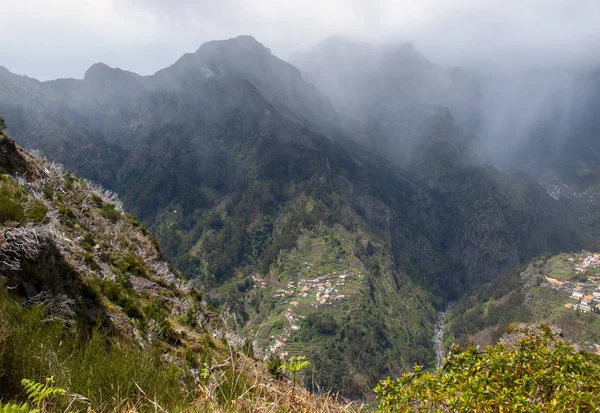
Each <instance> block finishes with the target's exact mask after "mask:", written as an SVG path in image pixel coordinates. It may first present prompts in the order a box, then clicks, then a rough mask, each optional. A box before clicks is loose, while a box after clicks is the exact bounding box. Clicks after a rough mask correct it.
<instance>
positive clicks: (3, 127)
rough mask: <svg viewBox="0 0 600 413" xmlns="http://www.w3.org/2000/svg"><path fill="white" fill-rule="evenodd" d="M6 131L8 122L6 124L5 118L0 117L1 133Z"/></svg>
mask: <svg viewBox="0 0 600 413" xmlns="http://www.w3.org/2000/svg"><path fill="white" fill-rule="evenodd" d="M5 130H6V122H4V118H3V117H2V116H0V133H4V131H5Z"/></svg>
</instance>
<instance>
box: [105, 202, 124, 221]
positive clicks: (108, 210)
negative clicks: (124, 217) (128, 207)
mask: <svg viewBox="0 0 600 413" xmlns="http://www.w3.org/2000/svg"><path fill="white" fill-rule="evenodd" d="M100 215H102V216H103V217H104V218H106V219H108V220H109V221H111V222H117V221H118V220H119V219H120V218H121V213H119V211H117V209H116V208H115V206H114V205H113V204H104V205H103V206H102V209H101V210H100Z"/></svg>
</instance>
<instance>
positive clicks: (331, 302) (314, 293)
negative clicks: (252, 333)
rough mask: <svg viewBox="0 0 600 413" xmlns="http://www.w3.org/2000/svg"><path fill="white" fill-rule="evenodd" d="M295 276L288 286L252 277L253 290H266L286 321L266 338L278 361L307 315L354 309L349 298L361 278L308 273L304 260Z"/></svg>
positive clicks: (338, 273) (337, 273) (341, 273)
mask: <svg viewBox="0 0 600 413" xmlns="http://www.w3.org/2000/svg"><path fill="white" fill-rule="evenodd" d="M295 275H296V277H297V278H296V280H293V279H292V280H290V281H288V282H287V283H277V282H272V281H269V280H268V279H265V278H262V277H260V276H259V275H257V274H256V273H253V274H252V275H251V276H252V282H253V284H254V287H253V288H256V289H265V290H267V291H269V292H270V294H271V299H272V301H273V304H274V305H275V306H276V307H278V308H282V310H283V311H282V314H283V316H284V318H285V322H284V323H283V325H282V326H281V328H280V329H277V328H271V332H272V333H273V334H270V335H269V336H268V342H269V345H268V348H267V350H268V352H269V353H271V354H277V355H279V357H281V358H285V357H287V356H288V355H289V351H288V350H289V349H288V347H290V345H289V342H290V339H291V338H292V336H293V334H294V333H295V332H297V331H299V330H300V328H301V326H300V324H301V320H302V319H304V318H305V314H306V313H308V312H310V311H318V310H319V309H323V308H327V307H329V306H336V305H342V304H345V305H347V306H349V307H354V306H357V305H358V304H359V303H358V301H356V302H353V301H352V298H353V296H354V298H356V291H357V286H358V284H359V283H360V280H361V278H362V277H363V275H362V274H360V273H354V272H352V271H342V270H340V271H333V272H331V273H327V274H322V275H318V274H311V264H310V263H309V262H306V261H305V262H304V263H303V264H302V268H301V272H297V273H296V274H295ZM276 318H277V317H276ZM279 319H280V320H281V317H279ZM274 325H276V323H275V324H274ZM270 327H272V326H270ZM273 330H275V331H273ZM291 347H293V346H291Z"/></svg>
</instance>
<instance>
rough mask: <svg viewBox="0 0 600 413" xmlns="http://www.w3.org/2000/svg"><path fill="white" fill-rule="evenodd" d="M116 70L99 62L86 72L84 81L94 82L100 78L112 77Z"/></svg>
mask: <svg viewBox="0 0 600 413" xmlns="http://www.w3.org/2000/svg"><path fill="white" fill-rule="evenodd" d="M114 70H115V69H113V68H112V67H110V66H108V65H107V64H105V63H102V62H98V63H94V64H93V65H91V66H90V68H89V69H88V70H86V71H85V75H83V79H84V80H94V79H98V78H105V77H106V76H110V74H112V72H113V71H114Z"/></svg>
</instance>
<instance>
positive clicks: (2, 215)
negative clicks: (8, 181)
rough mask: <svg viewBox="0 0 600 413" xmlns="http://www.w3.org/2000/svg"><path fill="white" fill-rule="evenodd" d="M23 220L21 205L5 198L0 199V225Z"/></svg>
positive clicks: (23, 214)
mask: <svg viewBox="0 0 600 413" xmlns="http://www.w3.org/2000/svg"><path fill="white" fill-rule="evenodd" d="M23 218H25V211H24V210H23V207H22V206H21V204H19V203H17V202H14V201H13V200H11V199H8V198H6V197H0V224H3V223H5V222H11V221H13V222H20V221H22V220H23Z"/></svg>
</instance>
